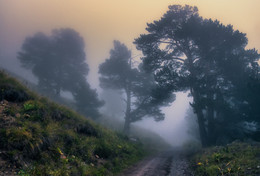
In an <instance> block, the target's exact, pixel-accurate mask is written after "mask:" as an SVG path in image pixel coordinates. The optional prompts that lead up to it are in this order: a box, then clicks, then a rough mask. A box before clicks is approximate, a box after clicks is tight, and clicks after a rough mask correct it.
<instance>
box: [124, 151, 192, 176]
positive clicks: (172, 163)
mask: <svg viewBox="0 0 260 176" xmlns="http://www.w3.org/2000/svg"><path fill="white" fill-rule="evenodd" d="M188 167H189V163H188V161H187V159H186V157H185V155H183V153H182V152H181V151H180V150H178V149H174V150H171V151H167V152H163V153H160V154H158V155H156V156H153V157H149V158H146V159H144V160H143V161H141V162H139V163H137V164H136V165H134V166H132V167H131V168H129V169H127V170H126V171H124V172H123V173H121V174H120V175H119V176H193V174H192V173H191V171H190V170H189V168H188Z"/></svg>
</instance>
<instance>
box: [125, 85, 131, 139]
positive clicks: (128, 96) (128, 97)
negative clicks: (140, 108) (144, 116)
mask: <svg viewBox="0 0 260 176" xmlns="http://www.w3.org/2000/svg"><path fill="white" fill-rule="evenodd" d="M130 113H131V91H130V88H128V89H127V90H126V112H125V125H124V130H123V132H124V134H126V135H129V132H130V123H131V117H130Z"/></svg>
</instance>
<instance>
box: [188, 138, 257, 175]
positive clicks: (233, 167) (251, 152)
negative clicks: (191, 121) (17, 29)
mask: <svg viewBox="0 0 260 176" xmlns="http://www.w3.org/2000/svg"><path fill="white" fill-rule="evenodd" d="M191 163H192V164H193V170H194V171H195V174H196V175H202V176H217V175H234V176H240V175H241V176H242V175H244V176H259V175H260V143H256V142H254V143H241V142H233V143H231V144H228V145H226V146H221V147H220V146H217V147H211V148H207V149H204V150H202V151H201V152H199V153H197V154H196V155H195V156H193V158H192V160H191Z"/></svg>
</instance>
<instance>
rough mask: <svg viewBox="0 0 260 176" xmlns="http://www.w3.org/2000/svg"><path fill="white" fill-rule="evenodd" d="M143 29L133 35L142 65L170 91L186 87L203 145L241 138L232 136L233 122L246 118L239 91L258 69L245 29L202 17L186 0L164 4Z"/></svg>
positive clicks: (235, 127) (243, 120) (243, 99)
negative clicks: (160, 13) (162, 10)
mask: <svg viewBox="0 0 260 176" xmlns="http://www.w3.org/2000/svg"><path fill="white" fill-rule="evenodd" d="M146 30H147V31H148V34H142V35H141V36H140V37H139V38H137V39H136V40H135V44H136V45H137V49H139V50H142V52H143V55H144V57H143V58H142V61H143V66H144V69H145V70H147V71H151V72H153V73H154V76H155V80H156V81H157V83H158V84H159V85H164V86H167V85H168V87H171V90H172V91H173V92H174V91H182V90H190V94H191V95H192V97H193V103H192V104H191V106H192V107H193V110H194V112H195V114H196V115H197V118H198V124H199V131H200V139H201V142H202V145H203V146H207V145H212V144H216V143H217V142H218V141H220V140H223V138H225V137H227V138H232V139H236V138H239V137H241V135H239V136H234V135H233V134H235V133H236V131H239V128H237V127H238V124H240V123H241V122H245V121H247V120H250V118H248V117H247V118H246V117H244V116H243V115H242V114H241V112H242V111H241V109H240V107H241V106H242V105H243V102H244V101H245V100H246V99H245V97H241V95H243V94H244V93H243V91H245V90H248V87H247V83H248V81H249V78H250V77H255V76H254V75H256V73H255V72H256V70H257V72H259V66H258V64H257V62H256V61H257V60H258V59H259V55H258V54H257V52H256V51H255V50H254V49H253V50H246V49H245V46H246V45H247V38H246V37H245V34H243V33H240V32H239V31H234V29H233V28H232V26H231V25H228V26H224V25H223V24H221V23H220V22H219V21H212V20H208V19H203V18H202V17H200V16H199V14H198V9H197V7H191V6H188V5H186V6H180V5H173V6H169V11H167V13H165V14H164V15H163V17H162V18H161V19H160V20H158V21H154V22H153V23H149V24H148V27H147V28H146ZM241 81H242V82H241ZM244 95H245V94H244ZM247 107H248V106H247ZM240 131H241V130H240ZM227 132H230V133H227ZM224 133H225V134H224Z"/></svg>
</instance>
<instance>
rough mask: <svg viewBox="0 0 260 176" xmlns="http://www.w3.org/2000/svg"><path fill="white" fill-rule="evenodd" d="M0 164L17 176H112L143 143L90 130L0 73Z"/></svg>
mask: <svg viewBox="0 0 260 176" xmlns="http://www.w3.org/2000/svg"><path fill="white" fill-rule="evenodd" d="M0 101H1V103H0V161H5V162H7V163H8V165H9V166H10V167H11V168H13V171H14V172H16V173H17V174H19V175H37V176H38V175H55V176H56V175H114V174H115V173H118V172H120V171H121V170H122V169H124V168H126V167H127V166H129V165H131V164H132V163H134V162H136V161H137V160H139V159H140V158H141V157H142V156H144V153H145V152H144V150H143V146H142V144H141V142H139V141H130V140H129V139H128V137H126V136H124V135H122V134H120V133H116V132H112V131H111V130H108V129H105V128H102V127H100V126H98V125H96V124H94V123H93V122H92V121H91V120H88V119H86V118H84V117H82V116H80V115H78V114H77V113H75V112H73V111H71V110H69V109H68V108H65V107H63V106H60V105H57V104H55V103H53V102H50V101H49V100H48V99H46V98H43V97H39V96H37V95H36V94H34V93H32V92H30V91H29V90H28V89H26V88H25V87H24V86H23V85H21V84H20V83H19V82H17V81H16V80H15V79H12V78H10V77H8V76H6V75H5V74H4V73H3V72H0Z"/></svg>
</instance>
